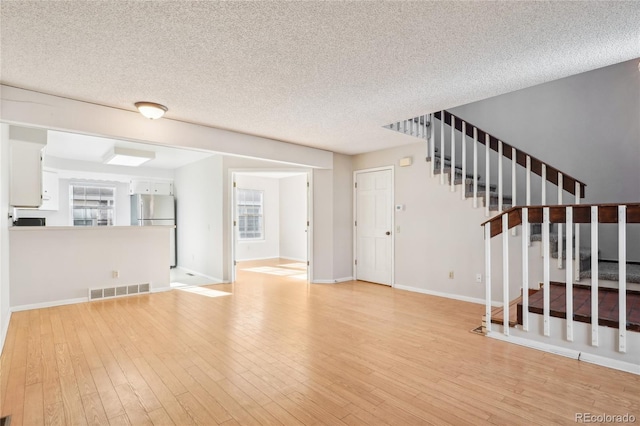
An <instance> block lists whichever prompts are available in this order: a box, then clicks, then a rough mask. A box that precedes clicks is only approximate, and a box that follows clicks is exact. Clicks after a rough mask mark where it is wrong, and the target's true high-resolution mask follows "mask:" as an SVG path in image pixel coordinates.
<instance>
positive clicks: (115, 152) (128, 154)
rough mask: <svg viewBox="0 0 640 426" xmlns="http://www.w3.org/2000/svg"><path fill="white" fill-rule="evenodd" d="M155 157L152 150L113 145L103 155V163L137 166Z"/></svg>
mask: <svg viewBox="0 0 640 426" xmlns="http://www.w3.org/2000/svg"><path fill="white" fill-rule="evenodd" d="M154 158H156V153H155V152H153V151H140V150H138V149H129V148H120V147H117V146H114V147H113V148H112V149H111V150H110V151H109V152H107V155H105V157H104V163H105V164H111V165H114V166H133V167H137V166H139V165H141V164H144V163H146V162H147V161H149V160H153V159H154Z"/></svg>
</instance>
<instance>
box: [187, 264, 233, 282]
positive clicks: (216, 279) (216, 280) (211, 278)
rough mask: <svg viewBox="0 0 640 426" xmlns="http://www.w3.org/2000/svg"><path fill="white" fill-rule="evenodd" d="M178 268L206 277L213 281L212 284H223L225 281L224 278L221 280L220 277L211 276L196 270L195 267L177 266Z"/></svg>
mask: <svg viewBox="0 0 640 426" xmlns="http://www.w3.org/2000/svg"><path fill="white" fill-rule="evenodd" d="M176 268H177V269H181V270H183V271H185V272H189V273H190V274H193V275H196V276H198V277H202V278H206V279H208V280H211V281H213V282H212V283H211V284H222V283H223V282H224V280H221V279H220V278H215V277H211V276H209V275H205V274H203V273H201V272H198V271H194V270H193V269H189V268H185V267H184V266H179V265H178V266H177V267H176Z"/></svg>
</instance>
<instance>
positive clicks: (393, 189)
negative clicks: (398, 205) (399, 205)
mask: <svg viewBox="0 0 640 426" xmlns="http://www.w3.org/2000/svg"><path fill="white" fill-rule="evenodd" d="M383 170H390V171H391V235H392V236H393V238H391V282H390V283H389V284H388V285H390V286H391V287H395V282H396V268H395V265H396V261H395V259H396V255H395V253H396V232H395V231H396V213H395V207H394V206H395V201H396V183H395V175H396V171H395V167H394V166H393V165H390V166H382V167H372V168H370V169H360V170H354V171H353V182H352V183H351V189H352V191H353V192H352V194H353V197H352V198H353V200H352V202H353V218H352V221H351V229H352V230H353V232H352V234H353V237H352V243H353V258H352V260H351V261H352V262H353V279H354V280H357V279H358V268H357V266H356V263H355V261H356V259H357V257H358V256H357V253H358V247H357V240H358V229H357V228H356V225H355V224H356V219H357V217H358V203H357V198H358V197H357V193H356V182H357V180H356V179H357V175H358V174H359V173H370V172H380V171H383ZM314 282H315V281H314ZM379 284H382V283H379ZM383 285H385V284H383Z"/></svg>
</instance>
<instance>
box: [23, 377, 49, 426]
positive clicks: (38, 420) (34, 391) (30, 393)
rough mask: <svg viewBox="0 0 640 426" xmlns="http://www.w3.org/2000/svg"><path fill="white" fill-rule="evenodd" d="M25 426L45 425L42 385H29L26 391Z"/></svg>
mask: <svg viewBox="0 0 640 426" xmlns="http://www.w3.org/2000/svg"><path fill="white" fill-rule="evenodd" d="M24 404H25V407H26V408H25V410H24V424H25V425H41V424H44V399H43V394H42V383H33V384H30V385H27V386H26V388H25V391H24Z"/></svg>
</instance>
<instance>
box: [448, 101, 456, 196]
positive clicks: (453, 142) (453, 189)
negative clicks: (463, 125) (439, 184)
mask: <svg viewBox="0 0 640 426" xmlns="http://www.w3.org/2000/svg"><path fill="white" fill-rule="evenodd" d="M449 170H450V172H449V178H450V179H451V192H456V118H455V117H454V116H453V114H452V115H451V166H450V168H449Z"/></svg>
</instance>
